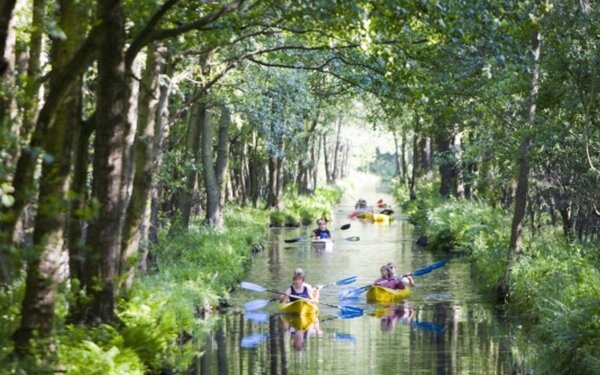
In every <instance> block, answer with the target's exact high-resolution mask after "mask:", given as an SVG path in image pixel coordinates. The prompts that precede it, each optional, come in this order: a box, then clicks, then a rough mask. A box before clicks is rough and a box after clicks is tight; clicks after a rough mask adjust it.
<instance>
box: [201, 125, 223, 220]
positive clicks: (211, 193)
mask: <svg viewBox="0 0 600 375" xmlns="http://www.w3.org/2000/svg"><path fill="white" fill-rule="evenodd" d="M213 133H214V132H213V124H212V122H211V118H210V116H206V117H205V119H204V124H203V128H202V170H203V171H204V187H205V189H206V223H207V224H208V225H210V226H213V227H221V226H222V225H223V218H222V216H221V207H220V205H219V196H220V191H219V181H218V179H217V174H216V171H215V162H214V161H213Z"/></svg>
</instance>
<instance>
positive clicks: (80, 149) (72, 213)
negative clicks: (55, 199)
mask: <svg viewBox="0 0 600 375" xmlns="http://www.w3.org/2000/svg"><path fill="white" fill-rule="evenodd" d="M79 95H80V96H81V87H79ZM80 101H81V99H80ZM80 106H81V103H80ZM94 121H95V120H94V119H91V120H90V121H88V122H87V123H82V124H81V126H80V130H79V132H78V134H77V136H76V137H75V139H76V142H75V146H74V153H73V161H72V164H73V182H72V183H71V191H72V194H73V199H71V207H70V209H69V220H68V232H67V247H68V248H69V270H70V276H71V279H78V280H82V279H83V277H84V273H85V272H84V260H85V259H86V258H87V255H86V251H85V239H84V225H85V218H84V217H83V214H82V212H84V210H85V208H86V206H87V205H88V204H89V194H88V190H87V186H88V178H87V177H88V168H89V164H90V160H91V157H90V155H89V152H88V148H89V144H90V137H91V136H92V131H93V128H94V126H95V125H94V123H93V122H94ZM75 321H78V319H77V318H75Z"/></svg>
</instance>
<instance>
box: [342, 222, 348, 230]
mask: <svg viewBox="0 0 600 375" xmlns="http://www.w3.org/2000/svg"><path fill="white" fill-rule="evenodd" d="M340 229H341V230H346V229H350V223H348V224H344V225H342V226H341V227H340Z"/></svg>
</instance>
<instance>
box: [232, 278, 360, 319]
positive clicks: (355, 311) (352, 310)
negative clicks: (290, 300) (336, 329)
mask: <svg viewBox="0 0 600 375" xmlns="http://www.w3.org/2000/svg"><path fill="white" fill-rule="evenodd" d="M241 285H242V288H244V289H247V290H252V291H255V292H269V293H275V294H279V295H281V294H283V293H281V292H280V291H277V290H274V289H268V288H265V287H263V286H260V285H258V284H254V283H250V282H247V281H242V283H241ZM294 298H295V299H300V300H303V301H307V302H312V303H317V304H320V305H325V306H329V307H334V308H336V309H339V310H340V312H341V313H342V314H345V313H346V314H362V313H363V310H362V309H360V308H358V307H354V306H340V305H334V304H331V303H325V302H320V301H319V302H315V301H312V300H309V299H307V298H301V297H298V296H294ZM250 302H253V301H250ZM261 303H264V302H261ZM268 303H269V302H268V301H267V304H268ZM248 304H250V306H251V307H255V306H258V305H260V304H259V303H258V302H256V303H248ZM264 306H266V304H265V305H264Z"/></svg>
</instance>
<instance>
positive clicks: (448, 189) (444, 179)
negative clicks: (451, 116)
mask: <svg viewBox="0 0 600 375" xmlns="http://www.w3.org/2000/svg"><path fill="white" fill-rule="evenodd" d="M436 125H437V127H438V132H437V134H436V140H437V142H436V143H437V153H438V159H439V160H440V166H439V171H440V190H439V193H440V195H441V196H442V197H444V198H449V197H450V194H451V193H452V184H453V178H454V171H453V165H454V163H453V162H452V160H451V159H452V158H451V156H450V152H451V151H450V144H451V143H452V140H451V139H452V137H451V136H450V135H449V134H448V132H447V131H446V128H445V124H442V123H441V120H440V119H439V118H438V119H437V121H436Z"/></svg>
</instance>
